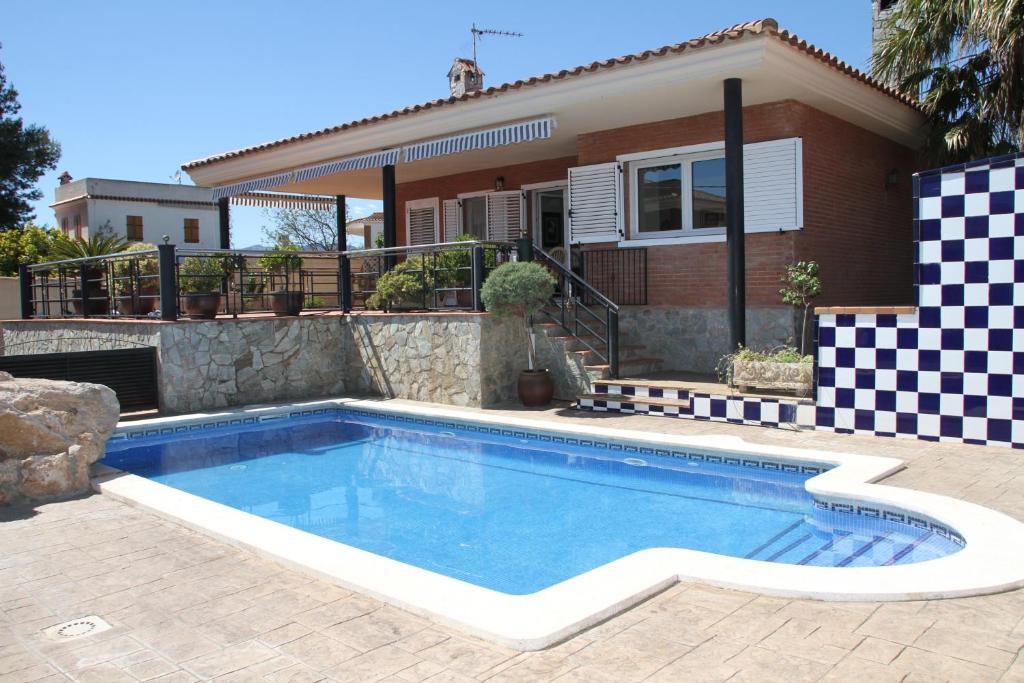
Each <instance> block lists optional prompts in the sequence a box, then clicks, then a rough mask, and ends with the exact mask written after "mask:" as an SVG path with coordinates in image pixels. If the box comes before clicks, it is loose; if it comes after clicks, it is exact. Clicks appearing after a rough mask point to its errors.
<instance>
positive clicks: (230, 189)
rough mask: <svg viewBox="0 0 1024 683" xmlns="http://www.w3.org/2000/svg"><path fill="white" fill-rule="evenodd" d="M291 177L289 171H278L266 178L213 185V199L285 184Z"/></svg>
mask: <svg viewBox="0 0 1024 683" xmlns="http://www.w3.org/2000/svg"><path fill="white" fill-rule="evenodd" d="M291 177H292V174H291V172H290V171H289V172H288V173H278V174H276V175H272V176H267V177H266V178H256V179H254V180H246V181H245V182H243V183H235V184H234V185H224V186H223V187H215V188H213V200H214V201H218V200H220V199H224V197H233V196H234V195H238V194H244V193H246V192H253V191H258V190H265V189H267V188H268V187H278V186H280V185H287V184H288V183H289V182H291Z"/></svg>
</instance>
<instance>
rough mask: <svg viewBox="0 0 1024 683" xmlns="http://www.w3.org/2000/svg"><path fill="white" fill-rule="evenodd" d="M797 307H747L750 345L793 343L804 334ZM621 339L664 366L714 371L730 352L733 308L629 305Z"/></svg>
mask: <svg viewBox="0 0 1024 683" xmlns="http://www.w3.org/2000/svg"><path fill="white" fill-rule="evenodd" d="M797 329H798V328H797V327H796V321H795V316H794V313H793V309H791V308H788V307H782V306H777V307H765V308H749V309H747V346H749V347H750V348H753V349H756V350H762V349H770V348H773V347H776V346H779V345H781V344H786V343H791V344H792V343H793V342H794V339H795V338H796V336H797V335H798V334H799V332H798V331H797ZM619 331H620V332H621V333H623V336H622V343H623V344H633V343H639V344H643V345H645V346H646V347H647V350H646V351H645V355H649V356H653V357H655V358H662V359H664V361H665V362H664V364H663V366H662V367H663V368H664V369H665V370H682V371H686V372H702V373H710V372H714V370H715V366H716V365H717V364H718V361H719V359H720V358H721V357H722V356H724V355H725V354H727V353H729V351H730V349H729V312H728V310H726V309H725V308H681V307H678V306H624V307H623V308H622V309H621V310H620V312H619Z"/></svg>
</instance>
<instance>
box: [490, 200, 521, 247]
mask: <svg viewBox="0 0 1024 683" xmlns="http://www.w3.org/2000/svg"><path fill="white" fill-rule="evenodd" d="M525 226H526V201H525V200H524V198H523V193H522V191H521V190H511V191H508V192H489V193H488V194H487V239H489V240H494V241H495V242H512V241H514V240H517V239H519V238H520V237H522V236H523V232H524V228H525Z"/></svg>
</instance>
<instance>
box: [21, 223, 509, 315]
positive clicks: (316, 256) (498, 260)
mask: <svg viewBox="0 0 1024 683" xmlns="http://www.w3.org/2000/svg"><path fill="white" fill-rule="evenodd" d="M514 258H515V245H513V244H512V243H504V242H484V241H465V242H451V243H441V244H429V245H421V246H414V247H393V248H389V249H364V250H358V251H347V252H327V251H267V252H262V251H239V250H222V249H177V248H176V247H175V246H174V245H161V246H159V247H158V248H157V249H152V250H148V251H134V252H123V253H120V254H108V255H105V256H95V257H89V258H81V259H73V260H69V261H54V262H50V263H40V264H34V265H30V266H22V268H21V271H20V278H21V305H22V317H24V318H81V317H87V318H124V319H131V318H159V319H162V320H177V319H178V317H179V315H185V316H188V317H196V318H212V317H216V316H238V315H246V314H256V313H268V314H269V313H274V314H276V315H297V314H298V313H300V312H301V311H303V310H306V311H346V312H347V311H351V310H369V309H374V308H376V309H382V310H477V311H480V310H483V305H482V303H481V301H480V296H479V292H480V287H481V285H482V284H483V281H484V279H485V278H486V277H487V274H488V273H489V272H490V271H491V270H493V269H494V268H495V267H497V266H498V265H500V264H502V263H505V262H507V261H510V260H513V259H514Z"/></svg>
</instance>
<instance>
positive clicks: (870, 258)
mask: <svg viewBox="0 0 1024 683" xmlns="http://www.w3.org/2000/svg"><path fill="white" fill-rule="evenodd" d="M743 126H744V139H745V141H746V142H761V141H765V140H773V139H780V138H790V137H800V138H802V139H803V179H804V185H803V188H804V190H803V207H804V227H803V229H802V230H797V231H789V232H782V233H753V234H749V235H747V237H746V255H747V304H748V306H766V305H767V306H771V305H779V303H780V301H779V296H778V289H779V276H780V274H781V272H782V270H783V268H784V267H785V265H786V264H787V263H790V262H792V261H795V260H816V261H818V262H819V263H820V264H821V268H822V279H823V283H824V294H823V295H822V297H821V298H820V299H819V303H820V304H822V305H840V304H841V305H884V304H906V303H912V300H911V296H912V252H911V249H912V224H911V178H910V174H911V173H912V172H913V170H914V168H915V166H914V159H915V157H914V154H913V152H912V151H911V150H909V149H908V148H906V147H903V146H901V145H899V144H897V143H895V142H892V141H890V140H888V139H886V138H882V137H880V136H878V135H875V134H874V133H871V132H868V131H866V130H864V129H862V128H859V127H857V126H854V125H853V124H850V123H847V122H845V121H843V120H841V119H838V118H835V117H833V116H830V115H828V114H825V113H824V112H821V111H819V110H816V109H814V108H812V107H809V106H807V105H805V104H802V103H800V102H794V101H784V102H774V103H770V104H764V105H757V106H752V107H747V108H745V109H744V118H743ZM723 138H724V126H723V117H722V114H721V112H712V113H708V114H701V115H699V116H692V117H688V118H682V119H674V120H669V121H659V122H655V123H648V124H641V125H637V126H630V127H627V128H618V129H615V130H607V131H600V132H595V133H587V134H584V135H581V136H579V138H578V139H577V150H578V157H576V158H573V157H567V158H560V159H552V160H548V161H541V162H535V163H530V164H521V165H517V166H508V167H496V168H494V169H488V170H484V171H476V172H472V173H463V174H459V175H452V176H446V177H443V178H434V179H430V180H424V181H417V182H412V183H405V184H402V185H399V186H398V188H397V199H398V202H397V205H398V206H397V208H398V212H397V213H398V241H399V243H400V244H401V243H403V242H404V241H405V202H406V201H407V200H410V199H421V198H426V197H438V198H439V199H440V200H442V201H443V200H444V199H450V198H453V197H455V196H456V195H457V194H459V193H462V192H473V191H478V190H486V189H489V188H492V187H493V186H494V179H495V177H496V176H499V175H500V176H504V178H505V187H506V188H508V189H515V188H518V187H520V186H522V185H524V184H530V183H539V182H545V181H551V180H560V179H564V178H566V175H567V169H568V168H570V167H572V166H577V165H580V166H582V165H587V164H596V163H602V162H607V161H614V160H615V158H616V157H617V156H618V155H621V154H629V153H633V152H643V151H648V150H656V149H664V148H671V147H680V146H685V145H694V144H700V143H706V142H715V141H720V140H722V139H723ZM893 169H895V170H896V171H897V173H896V177H897V182H896V184H895V186H893V187H891V188H889V189H886V178H887V176H888V174H889V172H890V171H891V170H893ZM627 177H628V174H627ZM626 196H627V197H628V191H627V192H626ZM628 214H629V212H628V210H627V212H626V215H627V216H628ZM628 229H629V228H628V220H627V231H628ZM595 246H597V245H595ZM603 246H613V245H603ZM648 302H649V303H650V304H652V305H676V306H687V307H702V306H707V307H722V306H724V305H725V304H726V245H725V243H724V242H716V243H704V244H685V245H672V246H651V247H649V248H648Z"/></svg>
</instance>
